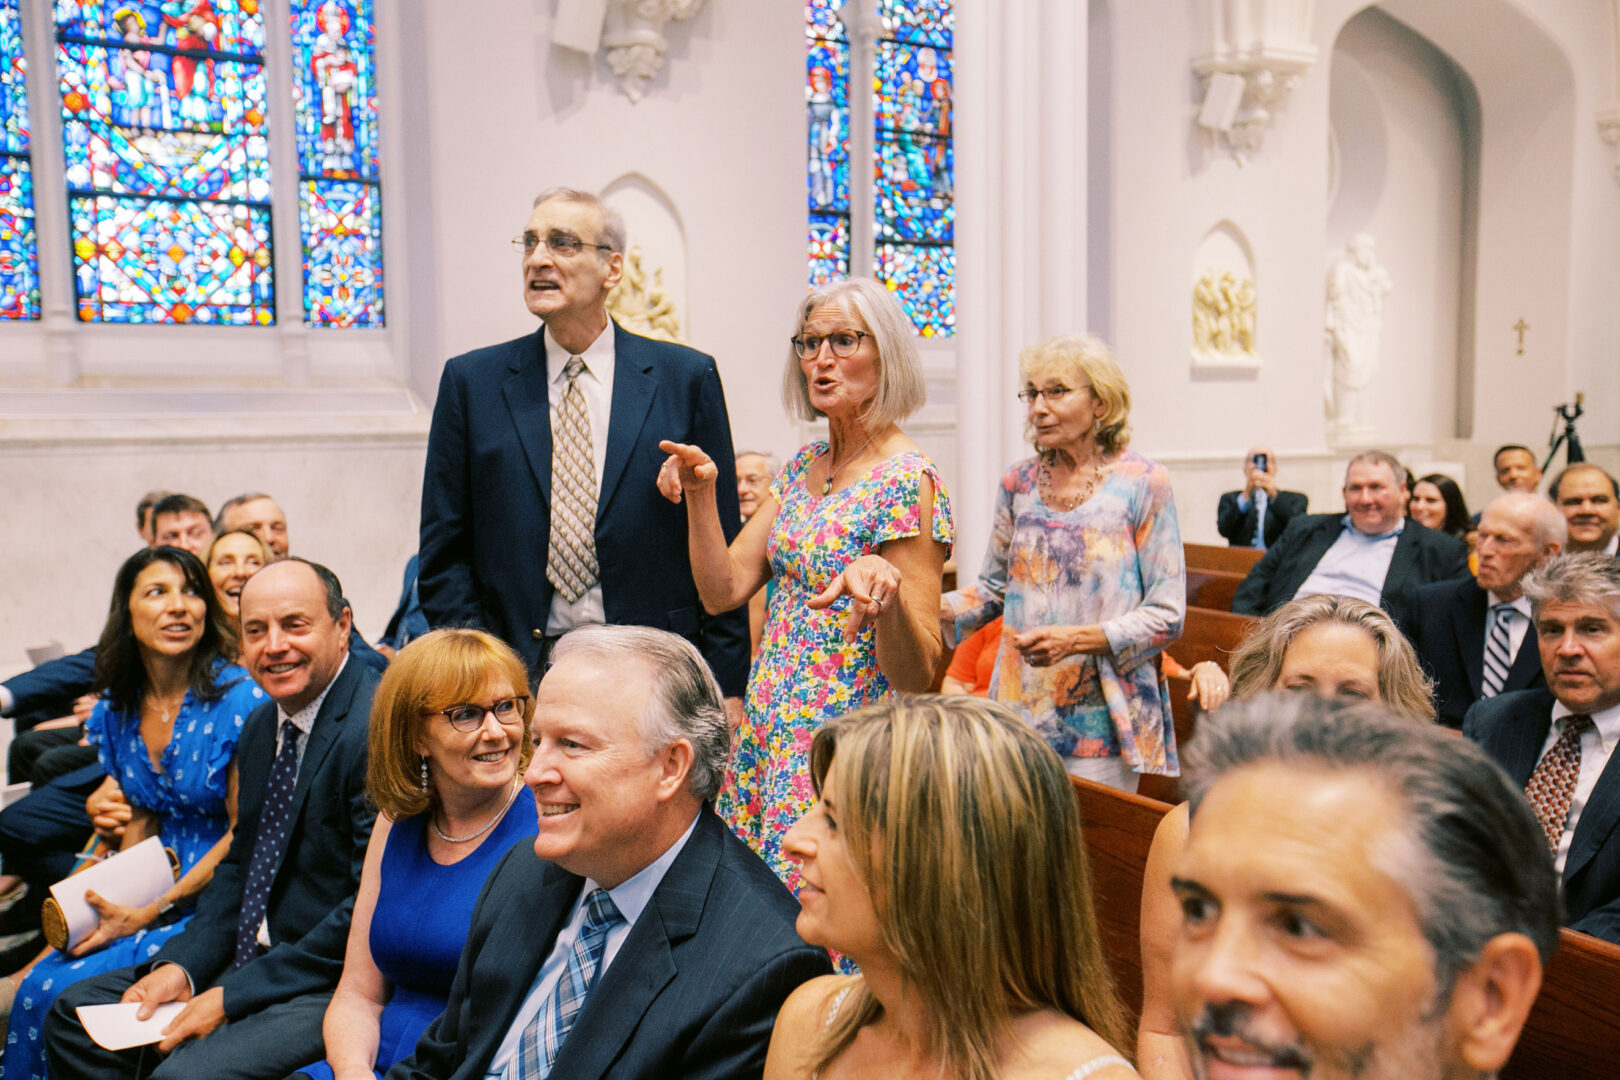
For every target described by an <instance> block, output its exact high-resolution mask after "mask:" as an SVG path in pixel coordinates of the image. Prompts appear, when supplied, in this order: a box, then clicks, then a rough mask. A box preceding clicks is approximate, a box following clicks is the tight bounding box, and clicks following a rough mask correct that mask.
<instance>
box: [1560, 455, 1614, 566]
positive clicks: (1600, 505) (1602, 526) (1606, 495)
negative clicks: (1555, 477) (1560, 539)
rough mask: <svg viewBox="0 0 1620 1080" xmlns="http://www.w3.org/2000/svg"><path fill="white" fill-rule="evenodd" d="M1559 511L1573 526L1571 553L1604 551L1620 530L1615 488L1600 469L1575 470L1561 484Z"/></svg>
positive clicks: (1565, 475)
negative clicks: (1616, 531) (1617, 530)
mask: <svg viewBox="0 0 1620 1080" xmlns="http://www.w3.org/2000/svg"><path fill="white" fill-rule="evenodd" d="M1558 509H1560V510H1562V511H1563V512H1564V521H1565V522H1566V523H1567V524H1568V525H1569V545H1568V547H1567V548H1566V550H1568V551H1602V550H1604V549H1605V548H1606V547H1607V546H1608V544H1609V541H1610V540H1612V539H1614V534H1615V530H1616V529H1617V528H1620V502H1616V501H1615V498H1614V485H1612V484H1610V483H1609V478H1608V477H1607V476H1605V475H1604V474H1603V472H1602V471H1601V470H1599V469H1571V470H1570V471H1569V472H1566V473H1565V474H1564V476H1563V478H1562V479H1560V480H1559V481H1558Z"/></svg>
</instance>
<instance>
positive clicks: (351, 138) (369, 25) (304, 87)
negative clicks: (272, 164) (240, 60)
mask: <svg viewBox="0 0 1620 1080" xmlns="http://www.w3.org/2000/svg"><path fill="white" fill-rule="evenodd" d="M292 42H293V105H294V110H293V111H294V114H295V122H296V125H297V128H298V221H299V225H300V227H301V230H302V233H303V239H304V242H303V256H304V258H303V263H304V321H305V322H307V323H309V325H311V326H328V327H346V326H381V325H383V254H382V195H381V191H380V189H379V187H378V166H377V69H376V38H375V27H374V24H373V18H372V0H292Z"/></svg>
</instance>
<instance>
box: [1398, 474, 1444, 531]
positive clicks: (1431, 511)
mask: <svg viewBox="0 0 1620 1080" xmlns="http://www.w3.org/2000/svg"><path fill="white" fill-rule="evenodd" d="M1406 512H1407V513H1409V514H1411V515H1412V520H1413V521H1415V522H1417V523H1418V524H1419V525H1422V526H1423V527H1424V528H1428V529H1441V528H1444V527H1445V524H1446V497H1445V496H1444V495H1442V494H1441V493H1440V489H1439V488H1437V487H1435V486H1434V485H1433V484H1431V483H1429V481H1427V480H1419V481H1418V482H1417V483H1416V484H1414V485H1413V486H1412V498H1411V501H1410V502H1408V503H1407V504H1406Z"/></svg>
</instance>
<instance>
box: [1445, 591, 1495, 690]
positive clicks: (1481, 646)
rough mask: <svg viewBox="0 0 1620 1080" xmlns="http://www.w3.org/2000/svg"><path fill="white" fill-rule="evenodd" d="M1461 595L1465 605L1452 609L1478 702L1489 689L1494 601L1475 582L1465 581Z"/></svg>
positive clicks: (1454, 627) (1455, 629)
mask: <svg viewBox="0 0 1620 1080" xmlns="http://www.w3.org/2000/svg"><path fill="white" fill-rule="evenodd" d="M1457 592H1458V595H1459V597H1461V599H1462V603H1460V604H1455V605H1453V606H1452V609H1451V611H1452V620H1453V621H1452V627H1453V630H1454V631H1455V633H1456V640H1457V648H1458V650H1460V651H1461V653H1462V667H1463V672H1464V674H1466V675H1467V676H1468V689H1469V692H1470V693H1471V694H1472V696H1473V698H1474V700H1475V701H1478V700H1479V691H1480V687H1482V686H1484V685H1485V616H1486V615H1487V614H1488V613H1489V611H1490V597H1489V596H1488V595H1487V594H1486V592H1485V590H1484V589H1482V588H1480V587H1479V586H1478V585H1477V584H1475V583H1474V582H1473V581H1464V582H1463V583H1462V584H1461V585H1459V586H1458V588H1457Z"/></svg>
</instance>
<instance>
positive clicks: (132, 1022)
mask: <svg viewBox="0 0 1620 1080" xmlns="http://www.w3.org/2000/svg"><path fill="white" fill-rule="evenodd" d="M185 1007H186V1003H185V1002H183V1001H171V1002H168V1003H167V1004H164V1005H159V1006H158V1007H157V1008H156V1009H153V1010H152V1015H151V1017H150V1018H148V1019H146V1020H137V1019H135V1014H136V1013H138V1012H140V1011H141V1003H140V1002H139V1001H131V1002H127V1003H126V1002H117V1003H115V1004H112V1005H80V1006H79V1008H78V1010H77V1011H78V1013H79V1023H81V1024H83V1025H84V1032H85V1034H86V1035H89V1036H90V1037H91V1038H92V1039H94V1040H96V1045H97V1046H100V1047H103V1048H105V1049H108V1050H128V1049H129V1048H130V1047H132V1046H147V1045H150V1044H151V1043H155V1042H158V1041H159V1040H161V1039H162V1038H163V1029H164V1028H166V1027H168V1026H169V1023H170V1021H172V1020H173V1019H174V1018H175V1017H176V1016H179V1015H180V1010H181V1009H184V1008H185Z"/></svg>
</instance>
